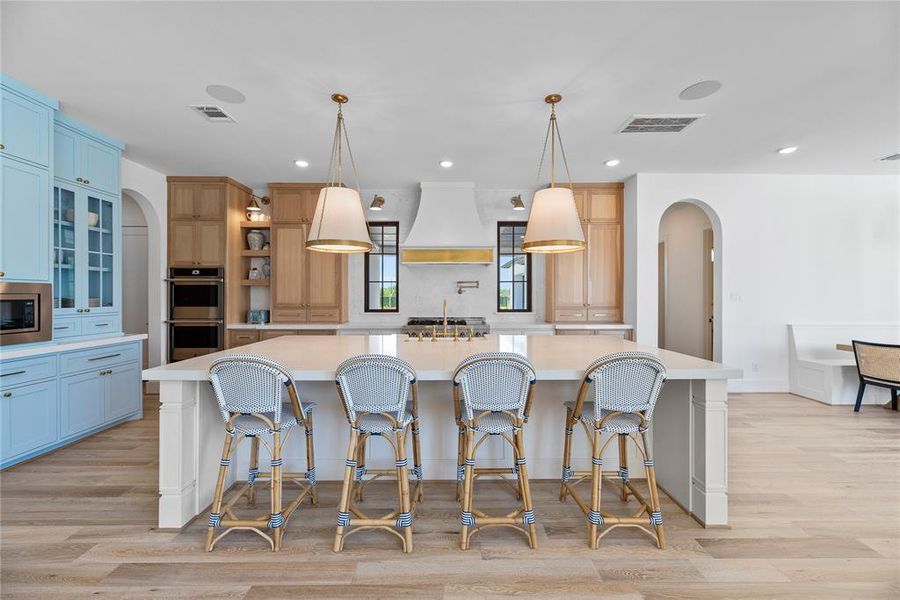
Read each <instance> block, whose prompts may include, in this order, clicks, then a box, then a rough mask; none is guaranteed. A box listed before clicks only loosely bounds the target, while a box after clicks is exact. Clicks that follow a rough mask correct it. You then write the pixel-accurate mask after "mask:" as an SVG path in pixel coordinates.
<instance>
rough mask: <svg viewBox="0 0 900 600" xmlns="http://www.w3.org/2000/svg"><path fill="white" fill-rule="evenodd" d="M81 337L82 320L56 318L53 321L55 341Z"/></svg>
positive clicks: (78, 318)
mask: <svg viewBox="0 0 900 600" xmlns="http://www.w3.org/2000/svg"><path fill="white" fill-rule="evenodd" d="M76 335H81V318H80V317H68V318H63V319H61V318H58V317H57V318H54V319H53V339H55V340H56V339H59V338H67V337H72V336H76Z"/></svg>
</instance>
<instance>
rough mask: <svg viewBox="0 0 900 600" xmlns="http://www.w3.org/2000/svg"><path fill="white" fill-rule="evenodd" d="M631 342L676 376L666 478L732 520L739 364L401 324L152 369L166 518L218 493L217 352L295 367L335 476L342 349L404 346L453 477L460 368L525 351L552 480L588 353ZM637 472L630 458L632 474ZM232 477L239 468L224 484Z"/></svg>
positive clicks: (658, 422)
mask: <svg viewBox="0 0 900 600" xmlns="http://www.w3.org/2000/svg"><path fill="white" fill-rule="evenodd" d="M262 331H263V330H260V338H261V339H262V337H263V336H262V335H261V334H262ZM276 332H277V333H280V332H279V331H278V330H276ZM329 333H331V332H329ZM629 350H641V351H647V352H651V353H653V354H655V355H656V356H659V358H660V360H661V361H662V362H663V364H664V365H665V366H666V369H667V370H668V378H669V381H668V382H667V384H666V386H665V387H664V388H663V392H662V395H661V396H660V400H659V402H658V403H657V407H656V411H657V412H656V413H655V414H654V419H653V427H652V429H651V436H652V440H653V443H654V448H655V454H656V457H657V458H656V460H657V463H658V466H657V470H658V478H659V483H660V485H661V486H662V487H663V488H664V489H665V490H667V493H669V494H670V495H671V496H672V497H673V498H674V499H675V500H676V501H677V502H678V503H679V504H680V505H681V506H683V507H684V508H685V510H687V511H688V512H690V514H692V515H693V516H694V518H696V519H697V520H698V521H700V522H701V523H703V524H705V525H725V524H727V519H728V480H727V459H726V457H727V450H728V447H727V416H728V406H727V394H726V389H725V385H726V380H727V379H731V378H739V377H741V376H742V372H741V370H740V369H734V368H730V367H727V366H724V365H721V364H718V363H713V362H710V361H706V360H702V359H699V358H695V357H692V356H687V355H684V354H678V353H675V352H669V351H666V350H661V349H658V348H652V347H647V346H640V345H638V344H635V343H633V342H629V341H626V340H622V339H619V338H616V337H613V336H605V335H585V336H575V335H569V336H524V335H494V336H491V337H488V338H484V339H476V340H473V341H458V342H454V341H452V340H445V341H438V342H418V341H417V340H414V339H409V338H406V337H402V336H398V335H368V336H365V335H339V336H334V335H331V336H322V335H314V336H313V335H281V336H279V337H276V338H274V339H267V340H264V341H260V342H257V343H251V344H249V345H246V346H242V347H240V348H239V349H236V350H234V351H224V352H218V353H215V354H210V355H207V356H201V357H197V358H193V359H189V360H184V361H181V362H178V363H173V364H169V365H165V366H160V367H156V368H153V369H149V370H146V371H144V373H143V375H144V378H145V379H146V380H148V381H160V382H161V384H160V401H161V403H162V411H161V415H160V448H161V449H162V450H161V461H160V491H161V496H160V504H159V508H160V513H159V526H160V527H164V528H180V527H183V526H184V525H185V524H187V523H188V522H189V521H190V520H191V519H193V518H194V517H195V516H196V515H198V514H200V513H201V512H202V511H204V510H206V509H207V507H208V506H209V503H210V502H211V500H212V494H213V491H214V488H215V476H216V473H217V470H216V465H217V464H218V460H219V452H220V450H221V448H220V443H221V442H220V438H221V428H222V417H221V414H220V413H219V412H218V406H217V404H216V400H215V397H214V394H213V392H212V389H211V387H210V385H209V381H208V374H207V373H208V369H209V366H210V364H211V363H212V361H213V360H215V359H216V358H218V357H221V356H226V355H229V354H235V353H253V354H258V355H262V356H266V357H269V358H272V359H274V360H277V361H279V362H281V363H283V364H285V366H287V368H288V369H289V370H290V371H291V374H292V375H293V377H294V378H295V379H296V380H297V381H298V383H299V386H300V393H301V395H302V396H303V397H304V398H305V399H307V400H310V401H313V402H316V404H317V406H316V409H315V410H316V429H317V431H318V432H320V434H319V436H317V439H319V440H328V442H327V443H318V444H317V446H316V470H317V475H318V477H319V479H321V480H339V479H341V477H342V476H343V470H344V461H345V458H346V457H345V456H344V453H345V451H346V447H347V439H348V435H349V432H348V431H347V428H346V422H345V417H344V414H343V409H342V408H341V403H340V400H339V398H338V397H337V395H336V392H335V387H334V369H335V367H336V366H337V365H338V364H339V363H340V362H341V361H343V360H344V359H346V358H349V357H351V356H356V355H360V354H369V353H382V354H388V355H392V356H398V357H400V358H402V359H404V360H406V361H408V362H410V363H411V364H412V365H413V367H414V368H415V369H416V371H417V375H418V380H419V382H420V411H421V414H422V417H421V424H420V427H421V428H422V430H423V435H422V440H423V442H424V446H423V457H424V460H423V467H424V472H425V477H426V478H428V479H440V480H454V479H455V478H456V460H457V456H456V446H455V436H454V435H452V434H453V432H454V431H455V426H454V420H453V403H452V385H451V383H450V381H451V378H452V374H453V370H454V368H455V367H456V365H457V364H458V363H459V362H460V361H461V360H462V359H463V358H465V357H467V356H469V355H471V354H474V353H478V352H496V351H508V352H517V353H519V354H522V355H524V356H526V357H527V358H528V359H529V360H530V361H531V362H532V364H533V365H534V366H535V369H536V373H537V378H538V384H537V388H536V390H535V398H534V405H533V408H532V416H531V419H530V422H531V427H530V429H529V432H528V433H527V434H526V436H525V437H526V440H525V443H526V448H527V453H528V456H529V467H530V471H531V473H533V475H532V476H533V477H534V478H537V479H551V480H555V481H556V480H558V478H559V472H560V468H561V465H562V447H563V443H562V442H563V422H564V417H565V410H564V407H563V403H564V402H567V401H571V400H574V399H575V397H576V394H577V392H578V387H579V385H580V383H581V378H582V377H583V374H584V373H583V370H584V368H585V367H586V366H587V363H588V362H590V360H591V359H593V358H595V357H599V356H603V355H607V354H611V353H614V352H621V351H629ZM581 450H585V449H584V448H579V447H578V446H577V445H576V454H575V460H574V461H573V468H575V469H576V470H582V469H585V470H586V469H588V468H589V466H590V456H589V453H588V452H587V451H586V450H585V451H584V452H582V451H581ZM379 452H380V451H378V450H375V449H374V448H373V451H372V456H371V461H370V462H371V463H372V464H375V463H378V462H379V461H386V460H388V458H389V457H388V456H387V455H386V454H385V455H382V454H380V453H379ZM284 456H285V464H287V465H292V464H293V463H294V462H298V464H299V463H300V462H302V461H303V460H304V457H305V448H304V447H303V445H302V444H301V443H300V442H298V441H297V440H290V441H289V443H288V444H287V446H286V449H285V455H284ZM484 456H485V459H486V461H487V463H489V466H496V467H500V466H508V463H509V462H510V461H511V457H510V455H509V452H508V451H504V450H503V449H502V447H501V445H499V444H498V445H492V444H491V443H490V442H489V443H488V444H487V447H486V448H485V454H484ZM605 458H606V459H607V462H606V463H605V464H607V465H609V466H610V468H614V467H616V466H617V465H618V454H617V451H616V449H615V448H613V449H611V450H610V454H609V455H607V456H606V457H605ZM248 460H249V458H248V451H247V448H246V447H245V448H241V449H240V450H239V451H238V453H237V454H236V459H235V461H236V466H237V468H236V469H235V470H233V471H232V473H245V472H246V467H247V466H248ZM629 464H631V465H633V466H635V467H637V465H639V464H640V462H639V459H638V457H636V456H634V455H631V456H630V458H629ZM289 468H290V467H289ZM639 471H640V469H637V468H635V469H634V472H635V476H636V477H638V476H639V475H638V473H639ZM230 477H233V475H230ZM233 482H234V479H233V478H232V479H231V480H230V481H229V482H228V484H229V485H230V484H231V483H233ZM536 510H537V511H540V510H541V507H536Z"/></svg>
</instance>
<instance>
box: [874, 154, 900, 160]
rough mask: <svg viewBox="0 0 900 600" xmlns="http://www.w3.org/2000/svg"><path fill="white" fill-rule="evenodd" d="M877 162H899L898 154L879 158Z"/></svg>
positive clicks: (899, 156) (899, 155)
mask: <svg viewBox="0 0 900 600" xmlns="http://www.w3.org/2000/svg"><path fill="white" fill-rule="evenodd" d="M878 160H900V152H898V153H897V154H891V155H890V156H885V157H884V158H879V159H878Z"/></svg>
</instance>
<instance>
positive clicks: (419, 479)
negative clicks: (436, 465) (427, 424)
mask: <svg viewBox="0 0 900 600" xmlns="http://www.w3.org/2000/svg"><path fill="white" fill-rule="evenodd" d="M412 442H413V467H414V471H415V474H416V494H415V498H416V502H421V501H422V498H423V496H424V495H425V490H424V489H423V486H424V474H423V473H422V448H421V445H420V442H419V419H418V418H416V419H415V420H414V421H413V422H412Z"/></svg>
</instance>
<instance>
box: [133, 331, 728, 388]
mask: <svg viewBox="0 0 900 600" xmlns="http://www.w3.org/2000/svg"><path fill="white" fill-rule="evenodd" d="M628 351H641V352H649V353H651V354H654V355H656V356H658V357H659V358H660V360H661V361H662V362H663V364H664V365H665V366H666V369H667V371H668V378H669V379H740V378H742V377H743V371H742V370H741V369H738V368H735V367H729V366H726V365H722V364H719V363H715V362H711V361H708V360H703V359H700V358H696V357H693V356H688V355H686V354H679V353H677V352H670V351H668V350H662V349H660V348H655V347H652V346H643V345H640V344H636V343H634V342H629V341H627V340H623V339H619V338H616V337H612V336H602V335H583V336H582V335H566V336H539V335H538V336H528V335H503V334H498V335H492V336H490V337H488V338H484V339H474V340H472V341H452V340H440V341H422V342H419V341H418V340H416V339H410V338H407V337H406V336H402V335H396V334H391V335H341V336H314V335H310V336H284V337H279V338H274V339H271V340H265V341H262V342H257V343H255V344H248V345H246V346H241V347H239V348H234V349H232V350H225V351H222V352H216V353H214V354H208V355H206V356H199V357H197V358H192V359H188V360H183V361H180V362H177V363H171V364H168V365H163V366H159V367H154V368H152V369H147V370H145V371H144V372H143V378H144V379H145V380H147V381H203V380H206V379H207V378H208V375H207V373H208V371H209V366H210V365H211V364H212V362H213V361H214V360H216V359H217V358H220V357H222V356H229V355H236V354H257V355H261V356H266V357H268V358H271V359H273V360H276V361H278V362H280V363H282V364H283V365H285V366H286V367H287V368H288V369H290V371H291V374H292V375H293V377H294V378H295V379H296V380H297V381H308V382H312V381H334V369H335V368H336V367H337V366H338V364H340V363H341V362H342V361H343V360H345V359H347V358H350V357H352V356H357V355H360V354H387V355H390V356H397V357H399V358H402V359H403V360H406V361H407V362H409V363H410V364H411V365H412V366H413V367H414V368H415V369H416V372H417V374H418V378H419V380H420V381H449V380H450V378H451V377H452V376H453V371H454V370H455V368H456V365H458V364H459V362H460V361H462V359H464V358H466V357H467V356H469V355H471V354H476V353H480V352H516V353H519V354H522V355H523V356H525V357H527V358H528V359H529V360H530V361H531V362H532V364H533V365H534V367H535V370H536V371H537V377H538V381H540V380H547V381H578V380H580V379H581V378H582V377H583V375H584V369H585V367H587V365H588V364H590V363H591V361H593V360H594V359H596V358H599V357H600V356H604V355H608V354H613V353H616V352H628Z"/></svg>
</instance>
